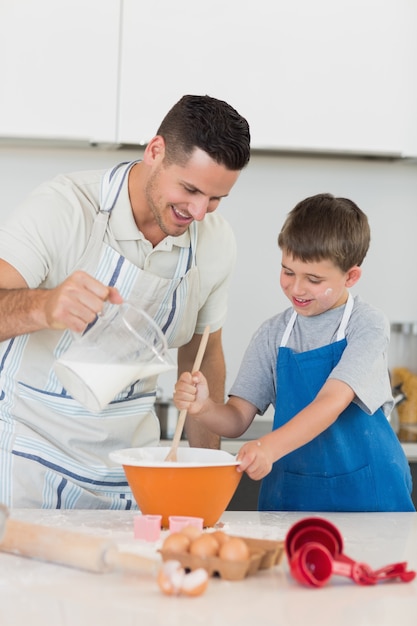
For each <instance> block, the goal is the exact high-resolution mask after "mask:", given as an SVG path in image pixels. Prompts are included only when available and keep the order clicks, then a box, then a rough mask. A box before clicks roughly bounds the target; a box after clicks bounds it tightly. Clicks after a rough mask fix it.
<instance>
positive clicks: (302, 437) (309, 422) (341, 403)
mask: <svg viewBox="0 0 417 626" xmlns="http://www.w3.org/2000/svg"><path fill="white" fill-rule="evenodd" d="M354 397H355V394H354V391H353V390H352V389H351V387H349V385H347V384H346V383H343V382H341V381H340V380H336V379H329V380H327V381H326V383H325V384H324V385H323V387H322V388H321V390H320V392H319V393H318V394H317V396H316V398H315V399H314V400H313V402H311V403H310V404H308V405H307V406H306V407H305V408H304V409H303V410H302V411H300V412H299V413H297V414H296V415H295V416H294V417H293V418H292V419H291V420H290V421H289V422H287V423H286V424H284V425H283V426H281V427H280V428H278V429H276V430H274V431H272V432H271V433H268V434H267V435H264V436H263V437H261V438H260V439H258V440H257V441H250V442H248V443H247V444H245V445H244V446H243V447H242V448H241V450H240V451H239V454H238V459H239V461H240V462H241V464H240V468H239V469H240V471H246V472H247V473H248V475H249V476H250V478H253V479H254V480H259V479H261V478H263V477H264V476H266V475H267V474H269V472H270V471H271V469H272V464H273V463H274V462H275V461H277V460H278V459H280V458H282V457H283V456H285V455H286V454H289V453H290V452H292V451H293V450H296V449H297V448H300V447H301V446H303V445H304V444H306V443H308V442H309V441H312V439H315V437H317V436H318V435H320V433H322V432H323V431H325V430H326V428H328V427H329V426H331V424H333V422H335V421H336V420H337V418H338V417H339V415H340V413H342V411H344V409H346V407H348V406H349V404H350V403H351V402H352V400H353V398H354Z"/></svg>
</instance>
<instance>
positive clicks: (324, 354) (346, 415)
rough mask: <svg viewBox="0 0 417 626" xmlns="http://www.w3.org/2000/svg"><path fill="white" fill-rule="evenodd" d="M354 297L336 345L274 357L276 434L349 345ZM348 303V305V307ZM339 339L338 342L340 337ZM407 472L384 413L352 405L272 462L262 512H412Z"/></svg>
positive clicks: (311, 396)
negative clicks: (315, 434)
mask: <svg viewBox="0 0 417 626" xmlns="http://www.w3.org/2000/svg"><path fill="white" fill-rule="evenodd" d="M352 304H353V299H352V298H351V297H350V299H349V301H348V304H347V305H346V307H345V315H344V319H343V320H342V323H341V328H340V329H339V334H338V337H337V338H336V341H335V342H334V343H332V344H329V345H327V346H323V347H321V348H317V349H315V350H309V351H307V352H301V353H297V352H294V351H293V350H291V349H289V348H287V347H285V345H283V343H284V344H285V343H286V341H287V339H288V336H289V334H290V332H291V329H292V326H293V324H294V322H295V317H296V313H295V315H293V318H292V319H291V321H290V322H289V328H287V331H286V334H284V337H283V342H282V344H281V347H280V348H279V350H278V357H277V401H276V408H275V416H274V423H273V429H274V430H276V429H277V428H279V427H280V426H282V425H283V424H285V423H286V422H288V421H289V420H290V419H292V417H294V415H296V414H297V413H298V412H299V411H301V410H302V409H303V408H305V407H306V406H307V405H308V404H309V403H310V402H312V401H313V400H314V398H315V397H316V395H317V393H318V392H319V391H320V389H321V388H322V387H323V385H324V383H325V382H326V380H327V379H328V377H329V375H330V373H331V372H332V370H333V368H334V367H335V366H336V365H337V363H338V362H339V360H340V358H341V356H342V354H343V351H344V349H345V347H346V345H347V342H346V339H345V338H344V330H345V327H346V324H347V321H348V319H349V316H350V312H351V307H352ZM348 305H349V306H348ZM340 335H343V338H340ZM411 488H412V481H411V473H410V468H409V465H408V462H407V459H406V456H405V454H404V452H403V449H402V447H401V445H400V443H399V441H398V438H397V436H396V434H395V433H394V431H393V429H392V427H391V426H390V424H389V422H388V420H387V418H386V417H385V415H384V413H383V411H382V410H381V409H378V410H377V411H376V412H375V413H374V414H373V415H368V414H367V413H365V411H363V410H362V409H361V408H360V407H359V406H358V405H357V404H355V403H354V402H352V403H351V404H350V405H349V406H348V407H347V408H346V409H345V410H344V411H343V412H342V413H341V414H340V415H339V417H338V418H337V420H336V421H335V422H334V423H333V424H332V425H331V426H329V428H327V429H326V430H325V431H324V432H323V433H321V434H320V435H319V436H318V437H316V438H315V439H313V440H312V441H310V442H309V443H307V444H305V445H303V446H301V447H300V448H298V449H297V450H294V451H293V452H291V453H290V454H287V455H286V456H284V457H283V458H281V459H279V460H278V461H276V462H275V463H274V465H273V467H272V470H271V472H270V473H269V474H268V475H267V476H266V477H265V478H264V479H263V481H262V485H261V490H260V494H259V503H258V508H259V510H260V511H415V508H414V505H413V502H412V499H411V495H410V494H411Z"/></svg>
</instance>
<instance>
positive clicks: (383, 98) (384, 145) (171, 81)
mask: <svg viewBox="0 0 417 626" xmlns="http://www.w3.org/2000/svg"><path fill="white" fill-rule="evenodd" d="M416 27H417V2H415V0H383V1H381V0H314V1H312V0H285V1H283V0H257V2H253V1H252V0H250V1H249V0H240V1H239V2H232V1H227V0H210V2H206V3H202V2H196V1H195V0H175V2H174V1H172V0H152V2H148V3H146V4H144V3H138V2H137V1H136V0H124V18H123V38H122V57H121V79H120V111H119V132H118V140H119V141H120V142H121V143H133V144H138V143H146V142H147V141H148V140H149V139H150V138H151V137H152V136H153V134H155V131H156V129H157V126H158V124H159V122H160V121H161V119H162V117H163V115H164V114H165V113H166V111H167V110H168V108H169V107H170V106H171V105H172V104H173V103H174V102H175V101H176V100H177V99H179V97H181V95H183V94H185V93H197V94H203V93H208V94H209V95H212V96H215V97H218V98H221V99H224V100H227V101H228V102H230V104H232V105H233V106H235V107H236V108H237V109H238V110H239V112H240V113H242V114H243V115H245V116H246V117H247V119H248V121H249V123H250V125H251V130H252V139H253V140H252V145H253V147H254V148H261V149H262V148H267V149H271V148H272V149H290V150H314V151H315V150H319V151H320V150H321V151H330V152H332V151H337V152H339V151H341V152H345V153H346V152H348V153H349V152H352V153H371V154H393V155H399V154H417V121H416V120H417V115H416V114H415V111H416V110H417V108H416V107H417V95H416V81H415V72H416V65H417V44H416V43H415V42H416V40H417V38H416V37H415V32H416Z"/></svg>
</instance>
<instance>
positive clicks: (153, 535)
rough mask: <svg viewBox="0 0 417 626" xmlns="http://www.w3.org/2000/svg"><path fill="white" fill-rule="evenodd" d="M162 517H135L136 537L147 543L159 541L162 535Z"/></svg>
mask: <svg viewBox="0 0 417 626" xmlns="http://www.w3.org/2000/svg"><path fill="white" fill-rule="evenodd" d="M161 522H162V515H135V517H134V520H133V524H134V537H135V539H144V540H145V541H158V539H159V537H160V535H161Z"/></svg>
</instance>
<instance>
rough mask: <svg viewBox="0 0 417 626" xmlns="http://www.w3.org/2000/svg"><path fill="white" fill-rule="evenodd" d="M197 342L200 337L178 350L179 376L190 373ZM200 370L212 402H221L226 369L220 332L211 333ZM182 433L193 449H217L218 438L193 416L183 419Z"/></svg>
mask: <svg viewBox="0 0 417 626" xmlns="http://www.w3.org/2000/svg"><path fill="white" fill-rule="evenodd" d="M200 340H201V335H194V336H193V338H192V339H191V341H190V342H189V343H188V344H186V345H185V346H182V347H181V348H179V349H178V377H179V376H180V375H181V374H182V372H191V371H192V368H193V364H194V359H195V356H196V354H197V350H198V346H199V345H200ZM200 369H201V371H202V372H203V374H204V376H205V377H206V378H207V382H208V385H209V389H210V397H211V398H212V399H213V400H214V401H215V402H224V393H225V379H226V366H225V362H224V354H223V345H222V331H221V329H220V330H217V331H216V332H214V333H211V334H210V336H209V340H208V343H207V348H206V351H205V353H204V358H203V362H202V365H201V368H200ZM185 432H186V434H187V438H188V441H189V444H190V446H192V447H193V448H214V449H218V448H219V447H220V437H219V436H218V435H216V434H214V433H213V432H211V431H210V430H208V429H207V428H206V427H205V426H203V424H200V423H198V422H197V421H196V420H193V418H192V417H187V419H186V422H185Z"/></svg>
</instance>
